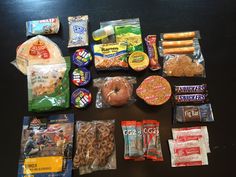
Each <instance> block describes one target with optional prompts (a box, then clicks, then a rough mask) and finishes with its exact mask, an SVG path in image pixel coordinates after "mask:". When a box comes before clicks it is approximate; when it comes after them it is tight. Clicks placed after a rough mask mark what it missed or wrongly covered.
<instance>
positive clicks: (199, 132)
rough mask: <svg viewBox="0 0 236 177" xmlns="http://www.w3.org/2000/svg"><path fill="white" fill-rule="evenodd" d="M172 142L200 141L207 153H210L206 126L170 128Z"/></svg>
mask: <svg viewBox="0 0 236 177" xmlns="http://www.w3.org/2000/svg"><path fill="white" fill-rule="evenodd" d="M172 135H173V139H174V140H179V141H189V140H199V139H202V140H203V142H204V145H205V148H206V151H207V153H210V152H211V150H210V145H209V135H208V131H207V127H206V126H199V127H185V128H172Z"/></svg>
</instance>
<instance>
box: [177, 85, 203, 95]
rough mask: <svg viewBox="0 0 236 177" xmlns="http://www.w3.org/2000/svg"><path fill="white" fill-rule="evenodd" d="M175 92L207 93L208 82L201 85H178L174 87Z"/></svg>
mask: <svg viewBox="0 0 236 177" xmlns="http://www.w3.org/2000/svg"><path fill="white" fill-rule="evenodd" d="M174 91H175V94H189V93H191V94H196V93H206V92H207V86H206V84H201V85H176V86H175V87H174Z"/></svg>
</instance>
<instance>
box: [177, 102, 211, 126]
mask: <svg viewBox="0 0 236 177" xmlns="http://www.w3.org/2000/svg"><path fill="white" fill-rule="evenodd" d="M213 121H214V116H213V111H212V108H211V104H210V103H209V104H203V105H189V106H175V107H174V122H181V123H182V122H213Z"/></svg>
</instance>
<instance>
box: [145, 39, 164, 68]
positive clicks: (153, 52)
mask: <svg viewBox="0 0 236 177" xmlns="http://www.w3.org/2000/svg"><path fill="white" fill-rule="evenodd" d="M156 41H157V36H156V35H148V36H147V37H146V38H145V42H146V45H147V49H148V56H149V68H150V69H151V70H152V71H156V70H158V69H161V66H160V64H159V62H158V54H157V47H156Z"/></svg>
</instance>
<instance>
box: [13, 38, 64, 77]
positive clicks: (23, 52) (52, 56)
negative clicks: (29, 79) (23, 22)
mask: <svg viewBox="0 0 236 177" xmlns="http://www.w3.org/2000/svg"><path fill="white" fill-rule="evenodd" d="M59 63H65V59H64V57H63V56H62V53H61V50H60V49H59V47H58V46H57V44H55V43H54V42H53V41H51V40H50V39H49V38H47V37H44V36H41V35H37V36H35V37H32V38H30V39H29V40H27V41H25V42H24V43H22V44H21V45H19V46H18V47H17V49H16V60H15V61H13V62H12V64H13V65H15V66H16V67H17V69H19V70H20V71H21V72H22V73H23V74H25V75H26V74H27V67H28V66H31V65H49V64H59Z"/></svg>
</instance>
